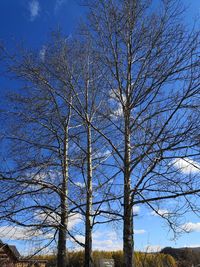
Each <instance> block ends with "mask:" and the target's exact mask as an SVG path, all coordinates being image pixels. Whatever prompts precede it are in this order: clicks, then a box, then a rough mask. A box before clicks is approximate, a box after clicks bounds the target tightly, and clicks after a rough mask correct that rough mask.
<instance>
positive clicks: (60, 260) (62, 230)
mask: <svg viewBox="0 0 200 267" xmlns="http://www.w3.org/2000/svg"><path fill="white" fill-rule="evenodd" d="M67 195H68V128H66V131H65V140H64V155H63V181H62V191H61V195H60V199H61V220H60V227H59V233H58V254H57V267H68V266H69V260H68V256H67V251H66V242H67V224H68V201H67Z"/></svg>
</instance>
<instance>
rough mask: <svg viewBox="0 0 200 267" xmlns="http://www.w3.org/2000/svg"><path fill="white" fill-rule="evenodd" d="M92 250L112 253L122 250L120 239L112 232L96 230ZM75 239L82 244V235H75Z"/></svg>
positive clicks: (142, 231)
mask: <svg viewBox="0 0 200 267" xmlns="http://www.w3.org/2000/svg"><path fill="white" fill-rule="evenodd" d="M134 233H135V234H144V233H146V231H145V230H142V229H141V230H134ZM92 237H93V241H92V242H93V249H96V250H104V251H111V250H112V251H114V250H122V247H123V243H122V238H121V237H120V236H119V235H118V233H117V232H116V231H114V230H103V231H101V230H98V231H96V232H94V233H93V236H92ZM75 238H76V239H77V240H78V241H80V242H82V243H84V241H85V237H84V235H76V236H75Z"/></svg>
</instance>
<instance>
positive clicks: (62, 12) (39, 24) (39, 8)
mask: <svg viewBox="0 0 200 267" xmlns="http://www.w3.org/2000/svg"><path fill="white" fill-rule="evenodd" d="M182 1H183V2H184V3H185V4H187V5H188V2H190V3H189V8H188V10H187V12H186V16H185V20H186V21H187V22H189V23H191V22H192V19H193V18H194V17H195V16H198V15H199V14H200V1H199V0H191V1H188V0H182ZM84 14H85V8H84V7H83V6H80V5H79V4H78V0H77V1H76V0H1V1H0V25H1V28H0V40H3V41H4V42H5V43H6V44H7V45H8V46H13V45H14V44H15V43H17V42H19V41H22V40H23V41H24V42H25V43H26V44H27V45H28V46H29V47H41V48H42V45H43V44H44V43H45V40H46V39H47V38H48V35H49V34H50V32H51V31H52V30H55V29H56V28H58V27H60V28H61V29H62V31H63V32H64V33H65V34H67V35H71V34H73V32H74V31H75V29H76V26H77V24H78V23H79V21H80V18H81V16H83V17H84ZM8 87H10V83H9V81H8V80H6V79H4V78H3V77H0V93H1V94H3V93H4V92H5V88H8ZM184 171H187V170H184ZM191 171H194V170H192V169H191ZM171 205H172V206H173V205H175V202H172V203H171ZM135 211H136V212H137V214H138V216H136V220H135V247H136V249H140V250H147V249H149V250H151V249H155V250H158V249H159V248H160V247H165V246H176V247H183V246H200V219H198V218H196V217H195V216H194V215H192V214H187V215H186V217H185V220H183V223H182V226H183V228H184V227H186V228H187V226H188V227H189V228H190V230H191V233H189V234H183V235H181V236H180V237H179V238H178V239H177V240H176V241H174V240H171V239H172V237H173V234H172V233H171V232H170V231H169V228H168V227H167V225H166V224H165V223H164V222H163V220H162V219H161V218H159V216H155V214H153V213H152V212H151V211H150V210H149V209H147V208H145V207H138V206H137V207H136V208H135ZM167 212H168V210H160V213H161V214H163V213H167ZM80 223H81V220H80V218H75V219H74V220H73V221H72V222H71V225H72V226H75V225H78V224H80ZM184 229H185V228H184ZM5 233H6V234H7V237H8V238H7V239H4V240H6V241H7V242H9V243H10V244H15V245H18V246H19V249H20V251H21V252H24V248H25V243H24V242H22V241H19V240H18V241H16V239H20V237H21V236H22V232H21V229H20V228H16V229H15V230H14V229H11V228H7V230H6V231H5V229H4V233H3V232H2V231H0V237H2V236H3V235H4V236H5V235H6V234H5ZM8 233H10V234H8ZM121 233H122V231H121V229H119V227H116V226H115V225H114V226H108V227H107V228H106V227H105V225H104V226H103V227H101V226H99V227H98V228H96V229H95V232H94V249H106V250H111V249H121V248H122V241H121V238H120V235H121ZM77 237H78V238H80V239H82V238H83V237H80V236H77ZM26 248H28V249H30V248H31V245H30V246H28V245H27V244H26Z"/></svg>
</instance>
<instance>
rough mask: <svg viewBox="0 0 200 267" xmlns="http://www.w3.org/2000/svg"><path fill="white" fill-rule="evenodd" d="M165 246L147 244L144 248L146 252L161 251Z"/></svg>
mask: <svg viewBox="0 0 200 267" xmlns="http://www.w3.org/2000/svg"><path fill="white" fill-rule="evenodd" d="M162 248H163V247H162V246H160V245H148V246H145V248H144V251H145V252H148V253H150V252H159V251H160V250H161V249H162Z"/></svg>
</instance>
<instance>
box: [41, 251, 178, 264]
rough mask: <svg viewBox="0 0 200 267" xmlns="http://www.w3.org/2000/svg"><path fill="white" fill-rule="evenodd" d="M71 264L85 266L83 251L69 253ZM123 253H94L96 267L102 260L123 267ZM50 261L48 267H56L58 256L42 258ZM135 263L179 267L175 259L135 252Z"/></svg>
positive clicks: (165, 255) (157, 254)
mask: <svg viewBox="0 0 200 267" xmlns="http://www.w3.org/2000/svg"><path fill="white" fill-rule="evenodd" d="M68 255H69V262H70V266H71V267H77V266H78V267H83V266H84V253H83V251H76V252H69V254H68ZM122 256H123V252H122V251H109V252H106V251H94V252H93V259H94V267H99V265H98V262H99V259H101V258H106V259H114V261H115V267H122V266H123V264H122V262H123V257H122ZM40 258H45V259H47V260H48V264H47V267H55V266H56V255H48V256H41V257H40ZM135 263H136V266H137V267H178V265H177V264H176V261H175V260H174V258H173V257H172V256H170V255H167V254H162V253H152V254H151V253H142V252H135Z"/></svg>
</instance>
